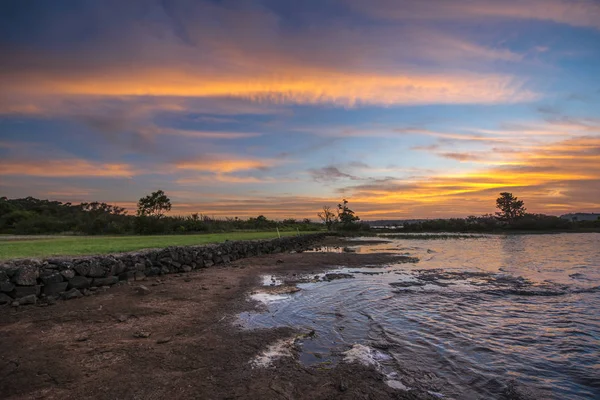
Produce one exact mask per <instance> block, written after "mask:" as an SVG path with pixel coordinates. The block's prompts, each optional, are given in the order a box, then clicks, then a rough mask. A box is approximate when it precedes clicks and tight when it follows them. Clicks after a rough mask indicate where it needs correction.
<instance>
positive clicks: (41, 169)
mask: <svg viewBox="0 0 600 400" xmlns="http://www.w3.org/2000/svg"><path fill="white" fill-rule="evenodd" d="M1 175H7V176H8V175H16V176H37V177H42V178H56V177H62V178H68V177H106V178H132V177H133V176H134V175H137V173H136V172H135V170H134V168H133V167H132V166H131V165H128V164H123V163H94V162H90V161H86V160H82V159H64V160H38V161H33V160H27V161H18V160H2V161H0V176H1Z"/></svg>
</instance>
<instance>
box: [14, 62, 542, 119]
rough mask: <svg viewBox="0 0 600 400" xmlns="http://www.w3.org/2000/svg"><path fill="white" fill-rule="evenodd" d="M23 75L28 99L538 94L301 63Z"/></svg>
mask: <svg viewBox="0 0 600 400" xmlns="http://www.w3.org/2000/svg"><path fill="white" fill-rule="evenodd" d="M284 70H285V68H282V69H280V71H284ZM22 78H26V79H22V80H20V82H21V83H19V84H18V85H15V84H14V83H12V84H11V83H10V82H9V81H5V82H4V84H5V88H6V89H7V90H8V91H12V92H15V93H19V94H23V93H28V94H30V95H31V96H36V95H45V96H47V95H62V96H82V95H85V96H113V97H119V96H165V97H169V96H174V97H209V98H210V97H237V98H242V99H248V100H252V101H257V102H274V103H283V104H286V103H290V104H322V103H325V104H326V103H330V104H336V105H342V106H354V105H357V104H373V105H410V104H470V103H490V104H495V103H517V102H527V101H532V100H534V99H536V98H537V97H538V95H537V94H536V93H534V92H532V91H530V90H528V89H526V88H524V85H523V82H522V81H520V80H519V79H518V78H514V77H511V76H504V75H496V74H488V75H486V74H475V73H468V74H465V73H463V74H447V75H440V74H415V73H410V72H409V73H407V74H397V75H389V74H373V73H349V72H344V71H335V70H318V69H317V70H315V69H313V68H306V69H302V68H298V67H297V68H296V70H295V71H286V72H275V73H272V74H265V75H261V74H251V73H250V74H241V75H236V76H227V75H215V74H203V73H202V72H198V73H194V74H192V73H186V72H181V71H177V70H155V71H144V70H141V71H139V72H137V73H135V74H132V75H123V74H121V73H111V72H110V71H107V72H106V73H100V74H97V75H92V76H86V77H78V76H76V75H75V76H60V75H59V76H48V77H43V76H42V77H36V76H28V77H22ZM13 79H14V78H11V81H12V82H14V80H13ZM26 109H27V108H26V107H24V110H26Z"/></svg>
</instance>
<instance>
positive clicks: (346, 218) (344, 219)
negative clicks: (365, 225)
mask: <svg viewBox="0 0 600 400" xmlns="http://www.w3.org/2000/svg"><path fill="white" fill-rule="evenodd" d="M338 219H339V220H340V222H341V223H342V225H343V226H344V227H346V228H347V227H348V226H350V225H352V224H353V223H354V222H356V221H360V218H359V217H358V216H357V215H354V211H352V210H351V209H350V208H348V200H346V199H344V200H343V202H342V204H338Z"/></svg>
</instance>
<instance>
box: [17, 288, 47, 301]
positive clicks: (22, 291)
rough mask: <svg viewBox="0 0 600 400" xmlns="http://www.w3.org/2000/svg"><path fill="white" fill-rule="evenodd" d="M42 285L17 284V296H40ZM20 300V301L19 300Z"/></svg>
mask: <svg viewBox="0 0 600 400" xmlns="http://www.w3.org/2000/svg"><path fill="white" fill-rule="evenodd" d="M40 288H41V287H40V286H39V285H36V286H17V287H16V288H15V292H14V293H15V298H17V299H19V298H21V297H26V296H30V295H34V296H39V295H40ZM19 302H20V301H19Z"/></svg>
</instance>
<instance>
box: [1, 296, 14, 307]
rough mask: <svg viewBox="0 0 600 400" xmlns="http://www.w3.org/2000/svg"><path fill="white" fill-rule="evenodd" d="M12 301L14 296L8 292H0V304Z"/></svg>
mask: <svg viewBox="0 0 600 400" xmlns="http://www.w3.org/2000/svg"><path fill="white" fill-rule="evenodd" d="M12 301H13V299H12V297H10V296H9V295H7V294H4V293H0V305H4V304H10V303H12Z"/></svg>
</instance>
